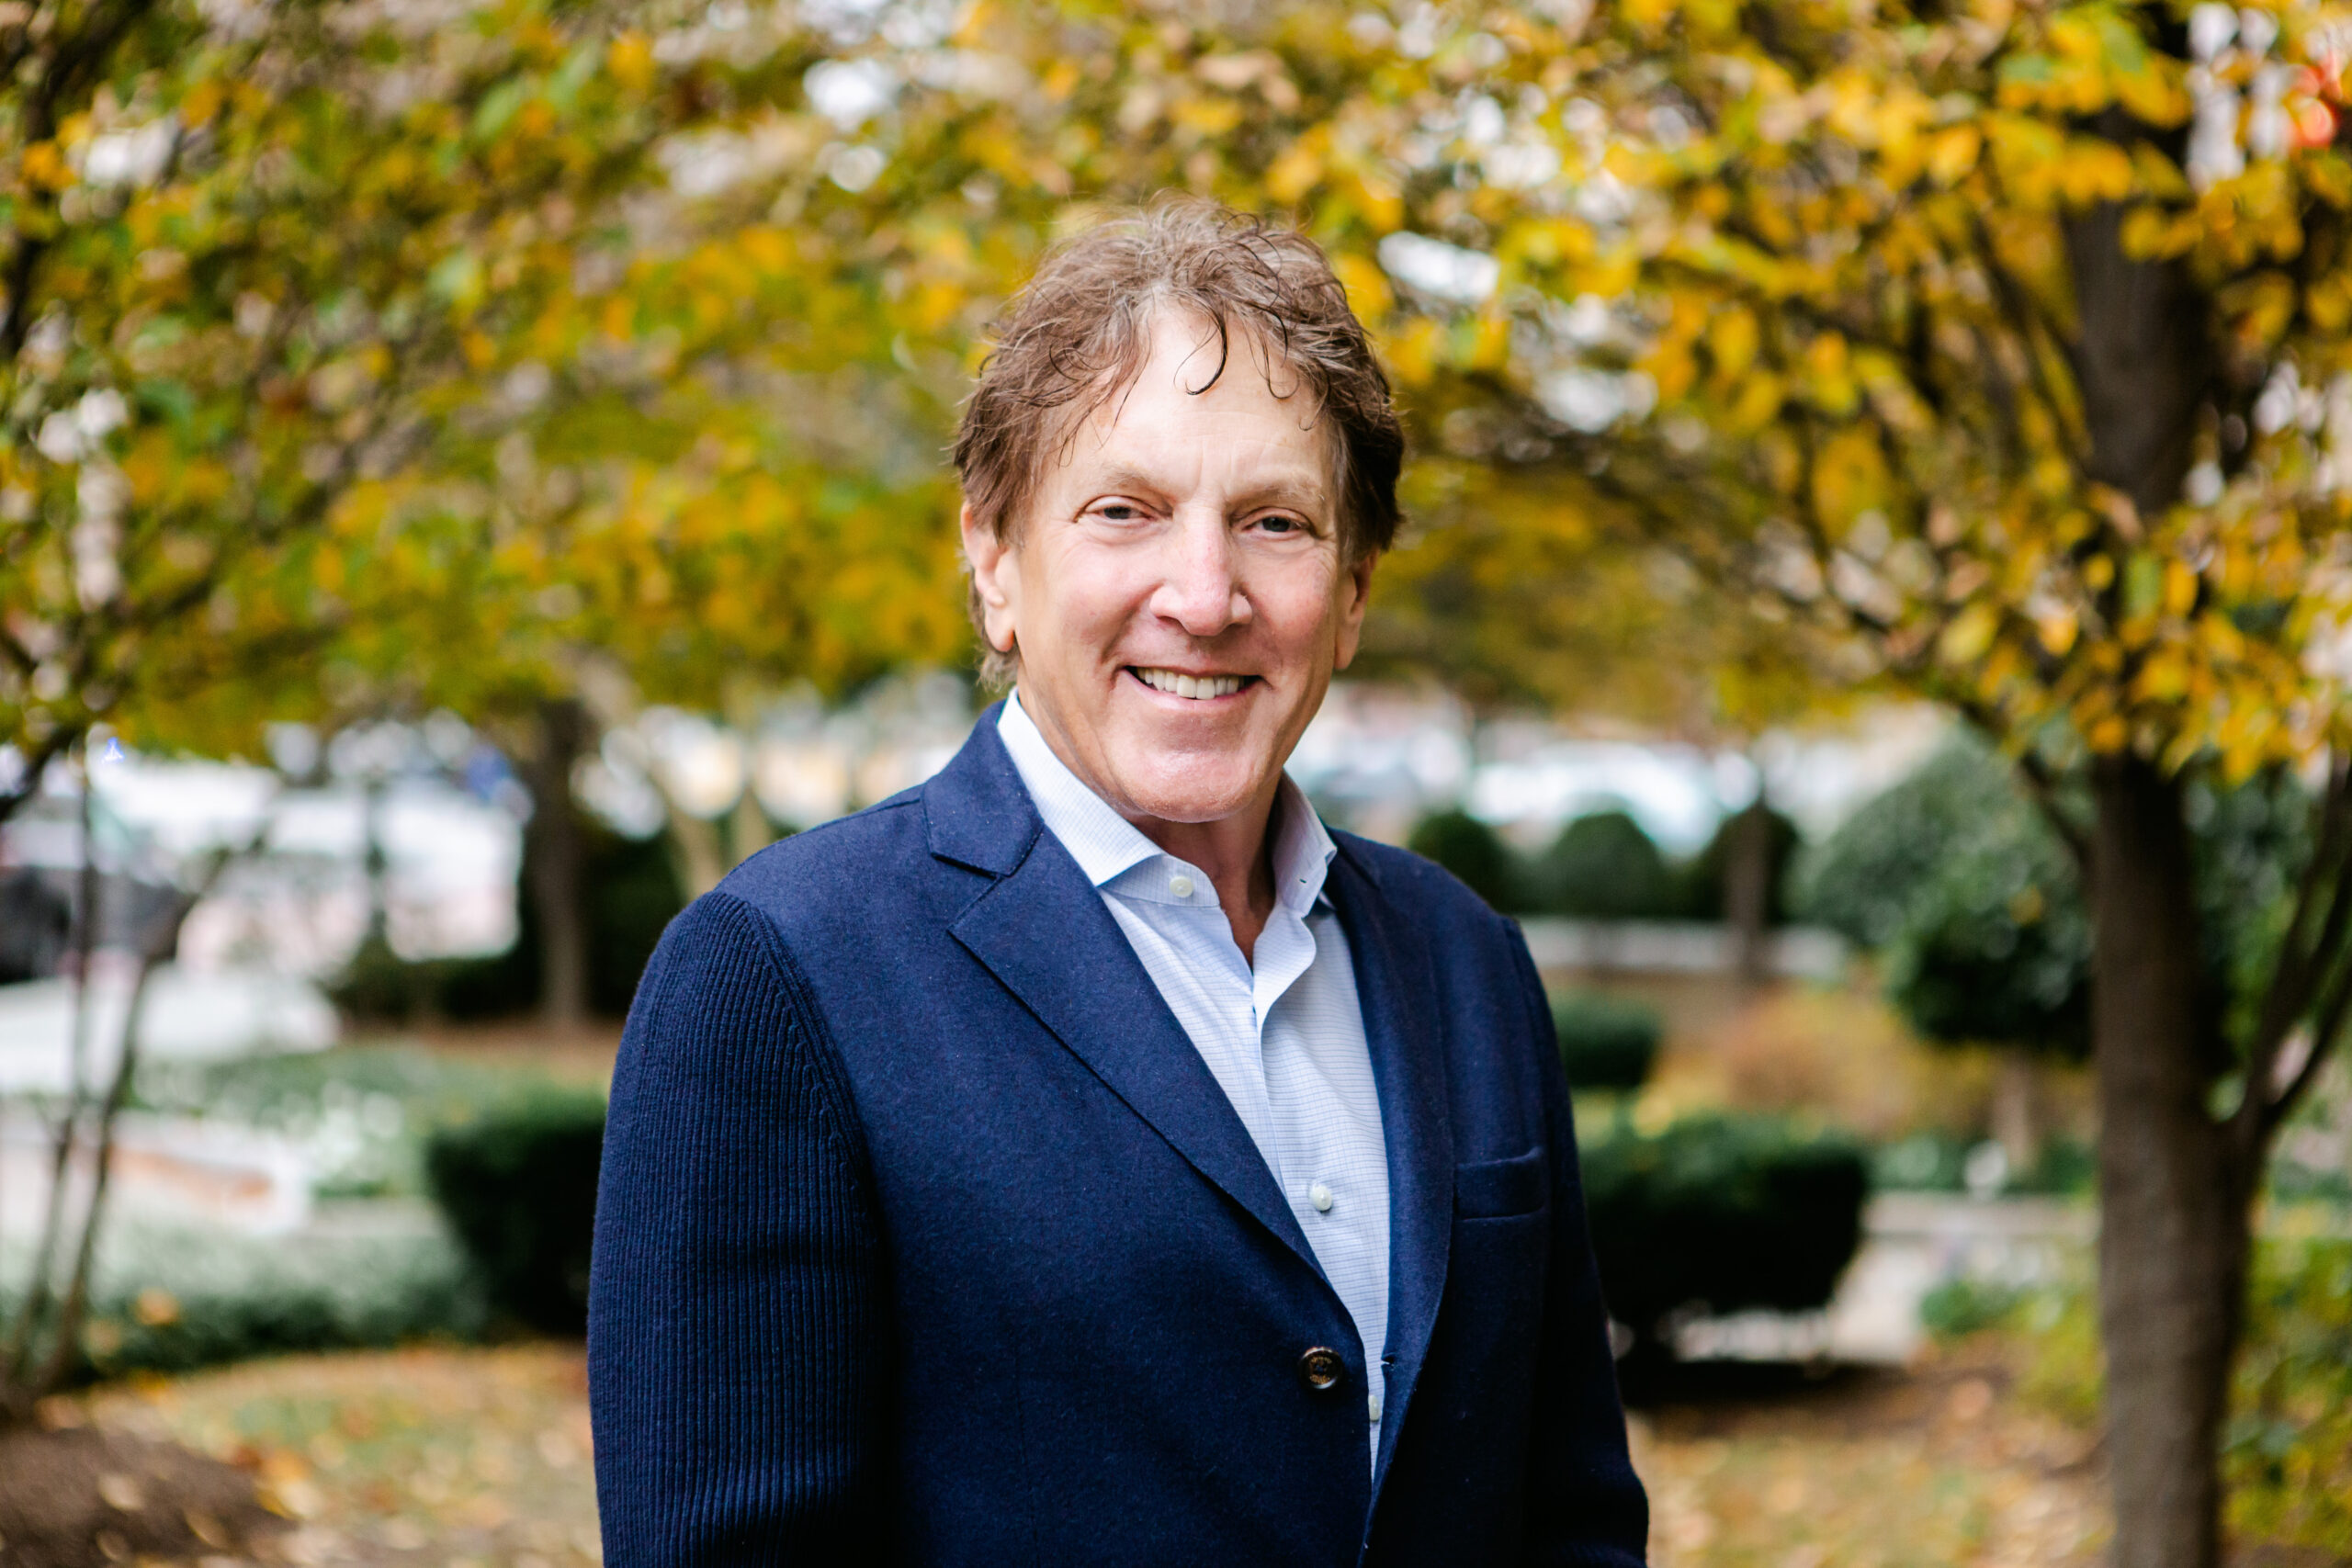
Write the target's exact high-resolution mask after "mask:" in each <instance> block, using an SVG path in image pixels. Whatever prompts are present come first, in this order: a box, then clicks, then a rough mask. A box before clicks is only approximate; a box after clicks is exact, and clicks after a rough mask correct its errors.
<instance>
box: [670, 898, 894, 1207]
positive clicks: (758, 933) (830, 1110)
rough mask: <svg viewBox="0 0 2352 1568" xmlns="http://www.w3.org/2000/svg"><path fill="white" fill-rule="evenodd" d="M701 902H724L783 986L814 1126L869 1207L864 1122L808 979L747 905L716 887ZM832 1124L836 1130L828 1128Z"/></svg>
mask: <svg viewBox="0 0 2352 1568" xmlns="http://www.w3.org/2000/svg"><path fill="white" fill-rule="evenodd" d="M703 897H705V898H708V899H712V900H714V901H717V900H722V899H723V900H724V901H725V902H726V904H727V905H728V906H729V912H730V913H731V914H734V915H736V916H737V917H738V918H739V919H741V920H742V922H743V923H744V924H745V925H746V926H747V927H748V928H749V933H750V935H751V937H752V942H754V943H755V944H756V946H757V949H758V952H759V956H760V957H761V958H762V959H763V961H765V962H766V963H767V964H770V965H771V966H773V967H774V969H775V974H776V978H777V979H778V980H780V981H781V982H782V983H783V987H784V992H785V1004H786V1013H787V1019H788V1021H789V1020H797V1021H798V1023H799V1025H800V1027H801V1028H802V1030H804V1031H805V1032H807V1035H808V1039H809V1051H808V1054H807V1060H808V1062H809V1068H810V1070H811V1071H812V1072H813V1073H814V1074H815V1075H816V1077H817V1082H818V1087H819V1089H820V1091H821V1093H822V1096H823V1098H822V1100H821V1101H820V1105H821V1108H822V1110H823V1111H824V1112H825V1119H824V1121H823V1122H821V1123H820V1125H821V1126H822V1127H823V1128H824V1131H825V1134H826V1136H828V1137H829V1138H831V1139H832V1140H833V1142H834V1143H835V1144H836V1145H838V1146H839V1148H840V1151H841V1153H842V1156H843V1157H844V1158H846V1159H847V1160H848V1161H849V1164H850V1168H851V1171H852V1174H853V1176H854V1179H856V1180H857V1181H858V1182H859V1183H860V1184H861V1185H863V1186H864V1187H865V1189H866V1192H867V1196H868V1198H869V1201H870V1200H871V1198H872V1197H873V1196H874V1194H875V1191H876V1189H875V1185H874V1179H873V1157H872V1154H871V1152H870V1151H869V1150H868V1149H867V1147H866V1144H865V1121H864V1119H863V1118H861V1117H860V1116H859V1115H858V1114H857V1097H856V1096H855V1095H854V1093H852V1092H851V1089H850V1084H849V1072H848V1069H847V1068H846V1067H844V1066H842V1059H841V1047H840V1045H839V1043H837V1042H836V1041H835V1040H834V1039H833V1032H832V1027H831V1023H829V1022H828V1021H827V1020H826V1018H825V1014H824V1010H823V1009H821V1008H820V1007H819V1006H818V1005H817V998H816V993H815V992H814V991H812V990H811V989H810V988H809V980H808V976H805V975H803V974H802V973H801V972H800V965H799V964H798V963H797V962H796V961H795V960H794V958H793V956H792V948H791V945H790V944H789V943H788V942H786V941H785V937H784V932H783V931H779V930H778V929H777V928H776V924H775V920H774V919H771V918H769V916H768V914H767V913H766V911H764V910H763V909H762V908H760V907H759V906H758V905H756V904H753V903H752V901H751V900H750V899H748V898H744V897H740V896H739V895H737V894H733V893H729V892H727V891H726V890H725V889H724V888H716V887H715V888H713V889H711V890H710V891H709V892H708V893H706V894H704V895H703ZM835 1122H839V1123H840V1125H838V1126H835V1125H833V1123H835Z"/></svg>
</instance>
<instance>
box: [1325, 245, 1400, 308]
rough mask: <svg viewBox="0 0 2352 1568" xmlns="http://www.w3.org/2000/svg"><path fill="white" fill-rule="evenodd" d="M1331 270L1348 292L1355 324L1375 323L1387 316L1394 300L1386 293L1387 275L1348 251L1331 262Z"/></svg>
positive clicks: (1393, 296) (1387, 291)
mask: <svg viewBox="0 0 2352 1568" xmlns="http://www.w3.org/2000/svg"><path fill="white" fill-rule="evenodd" d="M1331 270H1332V272H1334V273H1335V274H1337V275H1338V276H1339V279H1340V287H1341V288H1345V289H1346V290H1347V291H1348V309H1349V310H1353V311H1354V312H1355V313H1356V319H1357V320H1358V321H1380V320H1382V319H1383V318H1385V316H1386V315H1387V314H1388V310H1389V308H1390V306H1392V305H1393V304H1395V302H1396V297H1395V295H1393V294H1392V293H1390V291H1389V288H1388V275H1387V274H1385V273H1384V272H1382V271H1381V270H1380V268H1379V266H1378V265H1376V264H1374V262H1372V261H1369V260H1367V259H1366V258H1364V257H1363V256H1361V255H1358V254H1355V253H1354V252H1352V251H1348V252H1343V253H1341V254H1339V255H1336V256H1333V257H1332V258H1331Z"/></svg>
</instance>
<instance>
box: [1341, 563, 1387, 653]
mask: <svg viewBox="0 0 2352 1568" xmlns="http://www.w3.org/2000/svg"><path fill="white" fill-rule="evenodd" d="M1379 564H1380V552H1379V551H1378V550H1366V551H1364V553H1363V555H1361V556H1359V557H1357V558H1355V559H1354V560H1352V561H1350V562H1349V563H1348V564H1347V565H1346V566H1345V567H1344V568H1343V569H1342V570H1341V571H1340V583H1339V590H1338V592H1339V594H1340V637H1339V647H1338V648H1337V649H1335V650H1334V657H1333V659H1332V660H1331V668H1332V669H1333V670H1334V671H1340V670H1345V669H1346V668H1347V667H1348V666H1349V665H1351V664H1352V663H1354V662H1355V657H1356V645H1357V644H1358V643H1360V642H1362V641H1363V613H1364V611H1365V610H1366V609H1367V608H1369V607H1370V606H1371V604H1372V569H1373V568H1374V567H1375V566H1378V565H1379Z"/></svg>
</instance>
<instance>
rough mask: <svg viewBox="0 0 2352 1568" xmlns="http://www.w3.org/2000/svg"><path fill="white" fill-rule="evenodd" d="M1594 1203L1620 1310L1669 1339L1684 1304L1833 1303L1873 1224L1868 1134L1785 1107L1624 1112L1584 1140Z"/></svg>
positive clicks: (1657, 1339)
mask: <svg viewBox="0 0 2352 1568" xmlns="http://www.w3.org/2000/svg"><path fill="white" fill-rule="evenodd" d="M1583 1153H1584V1189H1585V1206H1586V1212H1587V1213H1588V1214H1589V1217H1590V1222H1591V1225H1592V1245H1593V1251H1594V1253H1595V1255H1596V1256H1597V1257H1598V1258H1599V1260H1600V1289H1601V1293H1602V1295H1603V1296H1604V1297H1606V1298H1607V1300H1608V1303H1609V1311H1610V1315H1611V1316H1612V1317H1614V1318H1616V1319H1617V1321H1618V1322H1620V1323H1622V1324H1623V1325H1626V1326H1627V1327H1628V1328H1631V1329H1632V1330H1634V1334H1635V1335H1636V1336H1637V1337H1640V1338H1641V1339H1643V1340H1644V1341H1646V1342H1647V1343H1648V1344H1650V1345H1651V1346H1653V1347H1662V1346H1663V1345H1664V1344H1665V1342H1666V1340H1667V1330H1668V1326H1669V1325H1670V1320H1671V1319H1672V1318H1673V1317H1674V1315H1675V1314H1678V1313H1679V1312H1681V1311H1683V1310H1685V1309H1694V1310H1702V1311H1706V1312H1711V1313H1717V1314H1721V1313H1732V1312H1740V1311H1744V1310H1747V1309H1748V1308H1753V1307H1767V1308H1771V1309H1774V1310H1777V1311H1781V1312H1803V1311H1808V1310H1811V1309H1813V1308H1815V1307H1821V1306H1826V1305H1827V1304H1828V1303H1829V1298H1830V1297H1831V1296H1832V1295H1833V1294H1834V1293H1835V1292H1836V1291H1837V1289H1838V1277H1839V1276H1840V1275H1841V1274H1843V1273H1844V1272H1845V1271H1846V1265H1847V1264H1848V1263H1849V1262H1851V1261H1852V1259H1853V1257H1854V1252H1855V1249H1856V1248H1857V1247H1859V1246H1860V1243H1861V1237H1862V1203H1863V1201H1864V1199H1865V1198H1867V1197H1868V1195H1869V1189H1870V1176H1869V1168H1868V1164H1867V1162H1866V1160H1865V1158H1864V1156H1863V1152H1862V1149H1861V1147H1860V1145H1858V1144H1856V1143H1855V1142H1854V1141H1853V1140H1851V1139H1849V1138H1847V1137H1845V1136H1843V1135H1840V1134H1810V1133H1805V1132H1803V1131H1800V1130H1798V1129H1797V1128H1796V1127H1795V1126H1794V1125H1792V1123H1790V1122H1785V1121H1782V1120H1781V1119H1779V1118H1775V1117H1763V1116H1726V1115H1707V1116H1694V1117H1691V1118H1689V1119H1687V1120H1684V1121H1681V1122H1675V1123H1673V1124H1672V1125H1670V1126H1668V1127H1667V1128H1665V1129H1664V1130H1663V1131H1660V1132H1657V1133H1655V1134H1645V1133H1641V1132H1637V1131H1636V1130H1635V1129H1634V1126H1633V1125H1632V1123H1631V1122H1630V1121H1628V1120H1624V1119H1620V1120H1619V1121H1618V1122H1615V1123H1614V1124H1613V1125H1611V1126H1608V1127H1605V1128H1602V1129H1600V1130H1599V1132H1598V1134H1597V1135H1596V1136H1594V1137H1593V1138H1591V1139H1589V1141H1588V1142H1587V1143H1586V1144H1585V1146H1584V1151H1583Z"/></svg>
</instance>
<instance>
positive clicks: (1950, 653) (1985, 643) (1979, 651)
mask: <svg viewBox="0 0 2352 1568" xmlns="http://www.w3.org/2000/svg"><path fill="white" fill-rule="evenodd" d="M2000 628H2001V617H2000V614H1999V612H1997V611H1996V610H1995V609H1994V608H1993V606H1992V605H1990V604H1982V603H1979V604H1971V605H1970V606H1969V607H1968V608H1967V609H1965V610H1962V612H1961V613H1960V614H1959V615H1955V616H1954V617H1952V622H1951V625H1950V626H1946V627H1945V628H1944V635H1943V636H1942V637H1939V639H1937V643H1936V651H1937V652H1938V653H1939V654H1940V655H1941V656H1942V658H1943V659H1944V660H1945V662H1947V663H1950V664H1973V663H1974V662H1975V661H1976V660H1979V659H1981V658H1983V657H1984V656H1985V649H1988V648H1990V647H1992V646H1993V634H1994V633H1995V632H1996V631H1998V630H2000Z"/></svg>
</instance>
